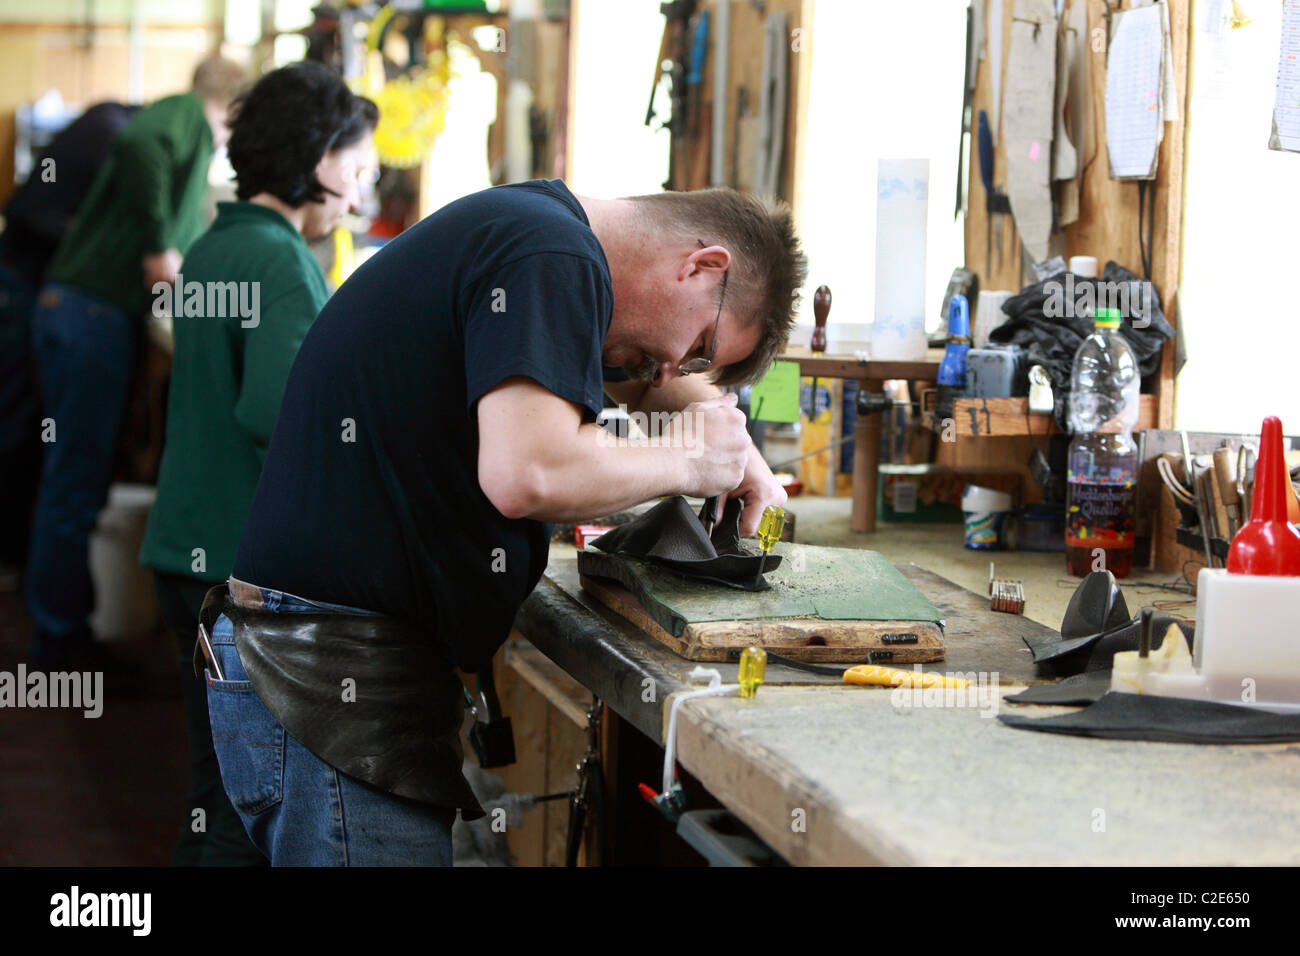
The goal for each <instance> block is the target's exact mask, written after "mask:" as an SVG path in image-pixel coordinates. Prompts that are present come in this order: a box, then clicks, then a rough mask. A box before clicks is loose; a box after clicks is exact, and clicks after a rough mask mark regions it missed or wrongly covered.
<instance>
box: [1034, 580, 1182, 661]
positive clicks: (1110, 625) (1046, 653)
mask: <svg viewBox="0 0 1300 956" xmlns="http://www.w3.org/2000/svg"><path fill="white" fill-rule="evenodd" d="M1140 620H1141V619H1140V618H1138V617H1135V618H1131V619H1130V617H1129V611H1128V604H1127V602H1126V601H1125V600H1124V594H1123V592H1122V591H1120V589H1119V585H1118V583H1116V581H1115V576H1114V575H1113V574H1111V573H1110V572H1109V571H1093V572H1092V573H1091V574H1089V575H1088V576H1087V577H1086V578H1084V579H1083V580H1082V581H1080V582H1079V586H1078V587H1077V588H1075V591H1074V594H1073V595H1071V597H1070V604H1069V606H1068V607H1067V608H1066V609H1065V617H1064V619H1063V620H1062V621H1061V633H1060V636H1057V635H1055V634H1050V635H1040V636H1034V637H1026V638H1024V642H1025V644H1026V645H1027V646H1028V647H1029V649H1030V650H1031V651H1032V652H1033V655H1034V663H1035V664H1041V665H1044V666H1045V669H1046V670H1047V671H1049V672H1051V673H1054V674H1080V673H1087V672H1090V671H1109V670H1110V668H1111V660H1112V658H1114V656H1115V655H1116V654H1117V653H1118V652H1119V651H1135V650H1137V649H1138V644H1139V642H1140V641H1141V637H1142V628H1141V626H1140ZM1153 623H1154V625H1155V627H1154V631H1155V633H1156V634H1157V635H1163V634H1164V630H1165V625H1166V624H1168V623H1175V624H1177V625H1178V626H1179V627H1180V628H1182V630H1183V633H1184V634H1185V635H1186V636H1187V644H1188V646H1189V647H1194V646H1195V644H1194V641H1195V632H1194V629H1193V628H1192V627H1191V625H1188V624H1186V623H1184V622H1182V621H1178V620H1175V619H1174V618H1171V617H1170V616H1169V615H1167V614H1157V615H1156V618H1155V621H1154V622H1153ZM1155 640H1156V643H1157V644H1158V643H1159V641H1160V637H1156V638H1155Z"/></svg>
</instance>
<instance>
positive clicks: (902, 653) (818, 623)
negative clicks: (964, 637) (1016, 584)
mask: <svg viewBox="0 0 1300 956" xmlns="http://www.w3.org/2000/svg"><path fill="white" fill-rule="evenodd" d="M578 580H579V581H580V582H581V583H582V587H583V589H584V590H586V591H587V592H589V593H590V594H592V595H593V596H595V597H596V598H597V599H598V600H599V601H600V602H601V603H602V604H604V605H605V606H606V607H608V608H609V609H610V610H611V611H613V612H615V613H616V614H618V615H619V616H620V617H622V618H625V619H626V620H628V621H631V622H632V623H633V624H635V625H636V626H637V627H638V628H640V629H641V630H642V631H644V632H645V633H647V634H649V635H650V636H651V637H653V638H654V639H655V640H657V641H659V642H660V643H661V644H663V645H665V646H666V647H669V648H671V649H672V650H674V651H676V652H677V653H678V654H680V655H681V656H682V657H685V658H686V659H687V660H692V661H728V660H735V659H736V658H738V657H739V656H740V652H741V651H742V650H744V649H745V648H746V647H751V646H754V645H757V646H759V647H763V648H765V649H767V650H772V651H776V652H779V653H780V654H782V655H783V656H786V657H793V658H796V659H797V660H802V661H826V662H837V663H850V662H852V663H863V662H865V661H866V660H867V655H868V654H871V656H872V659H873V660H874V661H875V662H876V663H884V662H889V663H893V664H912V663H925V662H929V661H941V660H943V657H944V645H943V629H942V628H940V627H939V625H937V624H934V623H932V622H930V621H826V620H823V619H821V618H811V617H809V618H764V619H760V620H749V621H709V622H707V623H695V624H687V625H686V626H685V627H684V628H683V630H682V633H681V635H680V636H674V635H672V634H670V633H669V632H668V631H667V630H665V629H664V627H663V626H662V625H661V624H660V623H659V622H658V621H656V620H655V618H654V617H653V616H652V615H651V614H650V613H649V612H647V611H646V609H645V606H644V605H643V604H642V603H641V601H640V600H638V599H637V597H636V596H635V595H634V594H632V592H631V591H629V590H628V589H627V588H625V587H623V586H622V585H621V584H619V583H617V582H615V581H612V580H610V579H608V578H597V577H592V576H590V575H585V574H584V575H579V578H578ZM893 635H909V636H913V635H914V636H915V637H916V642H915V643H908V644H895V643H886V641H887V639H888V636H893Z"/></svg>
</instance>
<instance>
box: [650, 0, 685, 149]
mask: <svg viewBox="0 0 1300 956" xmlns="http://www.w3.org/2000/svg"><path fill="white" fill-rule="evenodd" d="M695 3H696V0H669V2H667V3H661V4H659V12H660V13H662V14H663V16H664V32H663V34H662V35H661V36H660V38H659V58H658V59H657V60H656V61H655V78H654V82H653V83H651V84H650V102H649V103H648V104H647V105H646V109H645V125H646V126H649V125H650V124H651V122H653V120H654V118H655V116H656V115H657V113H656V112H655V94H656V93H657V92H658V91H659V84H660V82H662V80H663V77H664V73H665V72H667V73H668V76H669V78H670V80H672V81H673V87H672V100H673V115H677V114H678V108H679V105H680V107H681V111H682V113H683V115H684V112H685V101H684V97H683V91H682V90H681V89H680V88H679V87H680V85H681V79H682V76H683V74H682V73H681V72H677V68H678V67H679V66H681V65H682V63H681V60H682V57H681V48H682V46H683V45H684V44H683V41H682V35H683V34H684V33H685V30H686V24H687V22H688V21H689V20H690V19H691V17H692V16H693V15H694V14H695ZM679 98H681V99H682V102H681V103H680V104H679V102H678V100H679ZM671 123H672V117H669V120H668V122H667V123H664V124H663V126H669V125H670V124H671ZM660 128H661V129H662V128H663V127H660Z"/></svg>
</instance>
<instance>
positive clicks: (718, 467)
mask: <svg viewBox="0 0 1300 956" xmlns="http://www.w3.org/2000/svg"><path fill="white" fill-rule="evenodd" d="M668 437H669V441H670V446H671V447H672V448H674V449H678V448H680V449H682V450H683V451H684V453H685V455H686V461H687V463H688V465H687V467H688V479H687V485H686V488H685V489H684V493H685V494H687V495H690V496H692V497H697V498H708V497H710V496H712V495H721V494H726V493H727V492H729V491H731V490H732V489H733V488H736V487H737V486H738V485H741V481H742V480H743V478H744V476H745V472H746V468H747V465H748V464H749V452H750V450H751V449H753V447H754V444H753V442H751V441H750V440H749V433H748V432H746V431H745V413H744V412H742V411H741V410H740V409H739V408H737V407H736V395H735V393H734V392H733V393H729V394H726V395H720V396H718V397H717V398H710V399H708V400H707V401H703V402H691V404H689V405H687V406H686V407H685V408H684V409H682V413H681V415H680V416H677V417H674V419H673V422H672V425H671V426H669V436H668ZM768 477H769V478H770V477H771V472H768ZM734 494H735V493H734V492H733V495H734ZM758 513H759V514H760V515H761V514H762V513H763V510H762V509H761V508H760V509H759V512H758ZM754 528H755V529H756V530H757V528H758V519H757V518H756V519H754Z"/></svg>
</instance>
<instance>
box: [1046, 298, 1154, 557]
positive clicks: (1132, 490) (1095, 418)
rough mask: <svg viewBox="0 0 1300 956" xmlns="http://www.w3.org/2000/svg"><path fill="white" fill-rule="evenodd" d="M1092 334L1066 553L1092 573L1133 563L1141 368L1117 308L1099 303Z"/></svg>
mask: <svg viewBox="0 0 1300 956" xmlns="http://www.w3.org/2000/svg"><path fill="white" fill-rule="evenodd" d="M1093 324H1094V328H1093V332H1092V334H1091V335H1089V336H1088V337H1087V338H1086V339H1084V340H1083V344H1082V345H1080V346H1079V350H1078V351H1077V352H1076V353H1075V355H1074V370H1073V373H1072V375H1071V380H1070V414H1069V421H1070V430H1071V431H1072V432H1073V433H1074V439H1073V440H1072V441H1071V442H1070V458H1069V473H1068V481H1069V492H1068V499H1067V504H1066V521H1065V561H1066V565H1067V566H1068V567H1069V569H1070V573H1071V574H1073V575H1076V576H1078V577H1085V576H1086V575H1087V574H1088V573H1089V572H1091V571H1100V570H1107V571H1110V572H1111V573H1112V574H1114V575H1115V577H1117V578H1122V577H1125V576H1127V575H1128V573H1129V571H1130V569H1131V568H1132V567H1133V543H1134V532H1135V526H1136V521H1135V516H1136V511H1137V469H1138V454H1137V444H1136V443H1135V442H1134V441H1133V426H1135V425H1136V424H1137V421H1138V401H1139V399H1138V393H1139V390H1140V388H1141V371H1140V370H1139V368H1138V362H1137V358H1136V357H1135V356H1134V355H1133V349H1132V348H1130V347H1129V344H1128V343H1127V342H1126V341H1124V337H1123V336H1122V335H1121V334H1120V331H1119V326H1120V312H1119V310H1118V309H1098V310H1097V314H1096V317H1095V318H1094V320H1093Z"/></svg>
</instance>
